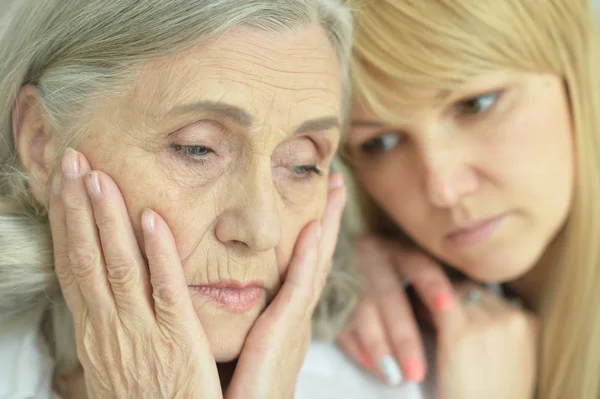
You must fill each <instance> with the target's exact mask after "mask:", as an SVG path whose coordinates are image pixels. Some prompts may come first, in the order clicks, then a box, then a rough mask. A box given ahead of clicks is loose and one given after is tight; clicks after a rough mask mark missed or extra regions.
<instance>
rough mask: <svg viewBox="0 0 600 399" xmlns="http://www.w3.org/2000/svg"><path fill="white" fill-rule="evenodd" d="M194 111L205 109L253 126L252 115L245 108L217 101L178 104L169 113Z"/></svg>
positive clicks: (242, 124)
mask: <svg viewBox="0 0 600 399" xmlns="http://www.w3.org/2000/svg"><path fill="white" fill-rule="evenodd" d="M192 111H194V112H199V111H203V112H206V113H209V114H212V115H218V116H220V117H223V118H226V119H229V120H231V121H233V122H235V123H236V124H238V125H240V126H243V127H250V126H252V116H251V115H250V114H249V113H248V112H246V111H245V110H244V109H242V108H240V107H237V106H235V105H231V104H225V103H222V102H217V101H198V102H195V103H191V104H184V105H178V106H176V107H173V109H172V110H171V111H169V115H171V114H181V113H187V112H192Z"/></svg>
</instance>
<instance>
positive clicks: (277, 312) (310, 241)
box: [226, 174, 346, 399]
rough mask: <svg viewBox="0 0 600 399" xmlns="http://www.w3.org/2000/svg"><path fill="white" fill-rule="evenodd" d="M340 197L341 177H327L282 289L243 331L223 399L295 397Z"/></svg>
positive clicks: (343, 192) (337, 219)
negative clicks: (322, 202)
mask: <svg viewBox="0 0 600 399" xmlns="http://www.w3.org/2000/svg"><path fill="white" fill-rule="evenodd" d="M345 201H346V188H345V186H344V181H343V179H342V176H341V175H338V174H335V175H332V176H330V179H329V195H328V200H327V206H326V208H325V213H324V215H323V218H322V220H321V222H320V223H317V222H312V223H310V224H309V225H308V226H307V227H306V228H305V229H304V231H303V232H302V234H301V235H300V237H299V239H298V242H297V244H296V247H295V249H294V255H293V258H292V260H291V264H290V266H289V269H288V272H287V276H286V278H285V282H284V284H283V286H282V288H281V290H280V291H279V292H278V293H277V296H276V297H275V299H274V300H273V302H272V303H271V304H270V305H269V307H268V308H267V309H266V310H265V312H264V313H263V314H262V315H261V316H260V318H259V319H258V320H257V321H256V323H255V324H254V326H253V327H252V329H251V330H250V333H249V334H248V338H247V339H246V342H245V344H244V347H243V349H242V353H241V356H240V358H239V361H238V365H237V367H236V370H235V373H234V375H233V379H232V381H231V385H230V387H229V389H228V391H227V394H226V398H227V399H234V398H235V399H242V398H244V399H245V398H256V399H259V398H260V399H262V398H277V399H279V398H282V399H284V398H293V397H294V391H295V387H296V377H297V375H298V372H299V370H300V367H301V366H302V362H303V361H304V357H305V355H306V351H307V349H308V345H309V342H310V331H311V316H312V313H313V310H314V308H315V306H316V304H317V301H318V300H319V297H320V295H321V291H322V290H323V287H324V286H325V281H326V278H327V274H328V273H329V269H330V267H331V260H332V256H333V252H334V249H335V244H336V241H337V236H338V232H339V228H340V220H341V215H342V210H343V208H344V204H345Z"/></svg>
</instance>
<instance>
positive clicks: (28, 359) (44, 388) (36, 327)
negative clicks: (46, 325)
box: [0, 318, 54, 399]
mask: <svg viewBox="0 0 600 399" xmlns="http://www.w3.org/2000/svg"><path fill="white" fill-rule="evenodd" d="M53 370H54V364H53V361H52V358H51V357H50V353H49V350H48V346H47V345H46V343H45V341H44V339H43V338H42V336H41V334H40V318H37V319H35V320H33V321H32V322H31V323H28V324H27V325H25V327H24V328H22V329H20V330H18V331H13V332H10V333H3V334H0V399H50V398H52V397H54V395H53V394H52V390H51V387H52V375H53Z"/></svg>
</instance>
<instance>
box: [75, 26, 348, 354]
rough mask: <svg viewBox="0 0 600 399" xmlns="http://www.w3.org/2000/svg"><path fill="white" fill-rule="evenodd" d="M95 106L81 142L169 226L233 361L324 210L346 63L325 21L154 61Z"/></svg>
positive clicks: (131, 205) (215, 333)
mask: <svg viewBox="0 0 600 399" xmlns="http://www.w3.org/2000/svg"><path fill="white" fill-rule="evenodd" d="M138 78H139V79H138V81H137V84H136V86H135V87H134V88H132V89H131V90H130V92H129V93H128V94H127V95H124V96H121V97H117V98H111V99H108V100H107V101H104V102H102V103H101V104H98V105H97V108H96V109H94V110H93V115H94V116H93V118H92V120H90V121H89V130H90V132H91V134H89V135H88V136H87V137H86V138H85V140H84V141H83V142H82V143H81V145H80V146H79V147H78V149H79V150H80V151H81V152H82V153H83V154H84V155H86V156H87V157H88V159H89V161H90V164H91V166H92V168H93V169H96V170H102V171H104V172H106V173H108V174H109V175H110V176H112V177H113V179H114V180H115V181H116V182H117V184H118V185H119V187H120V189H121V191H122V193H123V196H124V198H125V201H126V203H127V206H128V209H129V216H130V217H131V220H132V221H133V223H134V226H135V228H136V231H137V232H138V237H140V240H139V241H140V242H141V233H140V232H141V226H140V214H141V212H142V210H143V208H144V207H149V208H151V209H153V210H155V211H157V212H158V213H159V214H160V215H162V216H163V217H164V219H165V220H166V221H167V223H168V225H169V226H170V228H171V230H172V231H173V235H174V237H175V239H176V243H177V247H178V250H179V254H180V256H181V259H182V264H183V268H184V273H185V276H186V279H187V282H188V285H189V292H190V294H191V296H192V299H193V303H194V306H195V308H196V312H197V314H198V317H199V318H200V321H201V323H202V325H203V327H204V329H205V330H206V333H207V335H208V337H209V340H210V343H211V345H212V348H213V351H214V355H215V358H216V359H217V361H226V360H229V359H232V358H234V357H235V356H237V355H238V354H239V352H240V350H241V346H242V344H243V342H244V339H245V337H246V334H247V333H248V331H249V329H250V327H251V326H252V324H253V323H254V321H255V320H256V318H257V317H258V315H259V314H260V313H261V311H262V310H263V309H264V308H265V306H266V305H267V303H268V302H269V300H270V299H271V298H272V297H273V295H275V293H276V292H277V290H278V288H279V287H280V285H281V283H282V280H283V279H284V277H285V272H286V269H287V266H288V263H289V261H290V258H291V254H292V250H293V247H294V244H295V242H296V240H297V237H298V234H299V232H300V230H301V229H302V228H303V227H304V226H305V225H306V224H307V223H308V222H310V221H311V220H314V219H315V218H318V217H319V216H320V215H321V213H322V210H323V208H324V205H325V201H326V193H327V172H328V166H329V164H330V160H331V157H332V155H333V153H334V151H335V150H336V147H337V143H338V139H339V119H340V117H341V109H340V105H341V82H340V74H339V64H338V62H337V60H336V56H335V51H334V49H333V47H332V46H331V44H330V43H329V41H328V38H327V36H326V33H325V32H324V31H323V30H322V29H321V28H319V27H316V26H313V27H307V28H305V29H302V30H299V31H296V32H293V33H285V34H274V33H266V32H262V31H258V30H254V29H250V28H244V29H238V30H235V31H230V32H229V33H227V34H225V35H223V36H221V37H220V38H218V39H217V40H215V41H213V42H211V43H210V44H208V45H205V46H203V47H201V48H197V49H195V50H192V51H188V52H186V53H182V54H178V55H176V56H171V57H166V58H164V59H161V60H156V61H155V62H152V63H149V64H147V65H145V67H144V68H143V69H142V71H141V73H140V74H139V77H138Z"/></svg>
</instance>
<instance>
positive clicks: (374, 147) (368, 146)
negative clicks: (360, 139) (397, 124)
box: [360, 133, 403, 155]
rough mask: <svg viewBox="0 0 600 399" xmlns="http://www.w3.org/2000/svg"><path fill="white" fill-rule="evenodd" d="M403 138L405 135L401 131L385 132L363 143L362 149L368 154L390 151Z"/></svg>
mask: <svg viewBox="0 0 600 399" xmlns="http://www.w3.org/2000/svg"><path fill="white" fill-rule="evenodd" d="M402 140H403V136H402V135H401V134H399V133H390V134H385V135H383V136H380V137H377V138H374V139H371V140H367V141H365V142H364V143H362V144H361V146H360V151H361V152H362V153H363V154H366V155H374V154H380V153H384V152H388V151H390V150H391V149H393V148H394V147H396V146H397V145H398V144H399V143H400V142H401V141H402Z"/></svg>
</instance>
